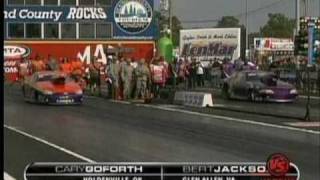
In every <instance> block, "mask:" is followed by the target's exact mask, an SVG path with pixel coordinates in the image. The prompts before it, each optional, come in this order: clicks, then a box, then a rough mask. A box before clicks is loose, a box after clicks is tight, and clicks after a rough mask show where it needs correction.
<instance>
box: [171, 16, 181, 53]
mask: <svg viewBox="0 0 320 180" xmlns="http://www.w3.org/2000/svg"><path fill="white" fill-rule="evenodd" d="M182 28H183V27H182V24H181V21H180V20H179V18H178V17H177V16H173V17H172V42H173V46H174V47H177V46H179V43H180V30H181V29H182Z"/></svg>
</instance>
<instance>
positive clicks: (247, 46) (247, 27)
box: [246, 0, 249, 52]
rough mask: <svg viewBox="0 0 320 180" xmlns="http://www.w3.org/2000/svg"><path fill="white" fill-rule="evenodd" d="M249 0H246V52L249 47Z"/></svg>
mask: <svg viewBox="0 0 320 180" xmlns="http://www.w3.org/2000/svg"><path fill="white" fill-rule="evenodd" d="M248 34H249V23H248V0H246V52H247V49H248V48H249V38H248V37H249V35H248Z"/></svg>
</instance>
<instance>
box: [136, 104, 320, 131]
mask: <svg viewBox="0 0 320 180" xmlns="http://www.w3.org/2000/svg"><path fill="white" fill-rule="evenodd" d="M136 106H140V107H149V108H153V109H160V110H165V111H171V112H180V113H185V114H191V115H197V116H203V117H209V118H216V119H223V120H226V121H233V122H239V123H245V124H253V125H259V126H265V127H272V128H278V129H286V130H291V131H297V132H303V133H309V134H315V135H320V131H314V130H308V129H301V128H296V127H290V126H283V125H276V124H269V123H264V122H257V121H252V120H247V119H239V118H232V117H226V116H219V115H212V114H204V113H199V112H192V111H186V110H182V109H176V108H169V107H161V106H154V105H146V104H137V105H136Z"/></svg>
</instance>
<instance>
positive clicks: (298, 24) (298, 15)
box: [296, 0, 300, 35]
mask: <svg viewBox="0 0 320 180" xmlns="http://www.w3.org/2000/svg"><path fill="white" fill-rule="evenodd" d="M296 22H297V24H296V30H297V31H296V35H298V34H299V31H300V0H296Z"/></svg>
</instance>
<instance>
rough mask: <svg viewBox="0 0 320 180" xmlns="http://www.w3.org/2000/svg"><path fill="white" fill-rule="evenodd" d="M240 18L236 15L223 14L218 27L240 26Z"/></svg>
mask: <svg viewBox="0 0 320 180" xmlns="http://www.w3.org/2000/svg"><path fill="white" fill-rule="evenodd" d="M239 22H240V21H239V19H237V18H236V17H234V16H223V17H222V18H221V19H220V20H219V21H218V24H217V26H216V27H218V28H231V27H240V24H239Z"/></svg>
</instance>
